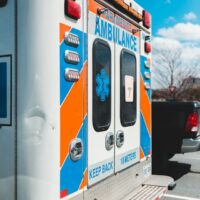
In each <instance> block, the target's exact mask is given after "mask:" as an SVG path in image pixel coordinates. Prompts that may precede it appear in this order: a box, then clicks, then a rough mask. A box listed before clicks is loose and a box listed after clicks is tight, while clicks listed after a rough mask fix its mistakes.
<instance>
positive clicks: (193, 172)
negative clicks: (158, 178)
mask: <svg viewBox="0 0 200 200" xmlns="http://www.w3.org/2000/svg"><path fill="white" fill-rule="evenodd" d="M166 175H169V176H172V177H173V178H174V179H175V180H176V183H177V185H176V187H175V188H174V190H172V191H168V193H167V194H166V195H165V196H164V197H163V198H162V200H172V199H174V200H177V199H178V200H182V199H183V200H197V199H199V200H200V151H199V152H194V153H187V154H177V155H175V156H174V157H173V158H172V159H170V160H169V162H168V167H167V171H166Z"/></svg>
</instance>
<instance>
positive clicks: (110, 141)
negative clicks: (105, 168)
mask: <svg viewBox="0 0 200 200" xmlns="http://www.w3.org/2000/svg"><path fill="white" fill-rule="evenodd" d="M105 147H106V150H107V151H110V150H111V149H112V148H113V147H114V134H113V133H107V135H106V139H105Z"/></svg>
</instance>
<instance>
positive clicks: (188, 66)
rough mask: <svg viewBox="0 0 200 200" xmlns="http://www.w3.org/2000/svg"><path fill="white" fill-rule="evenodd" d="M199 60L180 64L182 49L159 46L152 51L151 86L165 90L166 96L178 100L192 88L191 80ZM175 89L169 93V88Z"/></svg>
mask: <svg viewBox="0 0 200 200" xmlns="http://www.w3.org/2000/svg"><path fill="white" fill-rule="evenodd" d="M199 63H200V62H199V58H197V59H196V60H194V61H193V62H190V63H187V62H184V63H183V62H182V48H181V47H178V46H171V47H170V46H168V47H166V46H164V45H163V46H159V47H154V49H153V67H152V81H153V85H154V86H155V85H156V87H157V88H160V89H165V91H167V92H168V96H169V98H170V97H173V98H178V97H179V96H181V95H182V93H184V92H185V91H186V90H187V89H189V88H190V87H191V86H192V81H191V78H193V77H195V76H196V73H197V69H198V66H199V65H200V64H199ZM172 86H174V87H176V88H177V89H176V91H175V92H173V93H170V92H169V91H168V88H169V87H172Z"/></svg>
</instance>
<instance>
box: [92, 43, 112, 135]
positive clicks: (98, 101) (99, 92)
mask: <svg viewBox="0 0 200 200" xmlns="http://www.w3.org/2000/svg"><path fill="white" fill-rule="evenodd" d="M110 121H111V51H110V47H109V45H108V43H107V42H105V41H103V40H100V39H96V40H95V41H94V44H93V126H94V129H95V130H96V131H97V132H100V131H105V130H107V129H108V128H109V126H110Z"/></svg>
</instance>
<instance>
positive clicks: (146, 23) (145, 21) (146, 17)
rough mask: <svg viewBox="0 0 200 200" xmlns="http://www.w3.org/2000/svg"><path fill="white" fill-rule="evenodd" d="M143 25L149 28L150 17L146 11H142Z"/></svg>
mask: <svg viewBox="0 0 200 200" xmlns="http://www.w3.org/2000/svg"><path fill="white" fill-rule="evenodd" d="M143 25H144V27H146V28H148V29H149V28H150V27H151V15H150V14H149V13H148V12H147V11H146V10H144V11H143Z"/></svg>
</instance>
